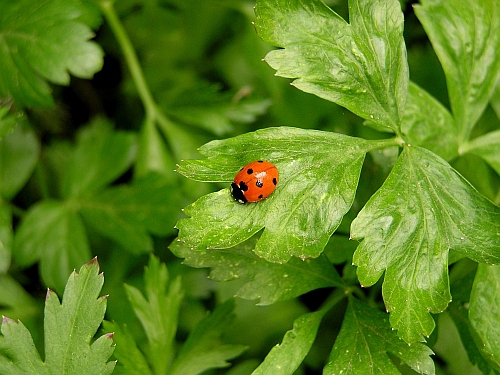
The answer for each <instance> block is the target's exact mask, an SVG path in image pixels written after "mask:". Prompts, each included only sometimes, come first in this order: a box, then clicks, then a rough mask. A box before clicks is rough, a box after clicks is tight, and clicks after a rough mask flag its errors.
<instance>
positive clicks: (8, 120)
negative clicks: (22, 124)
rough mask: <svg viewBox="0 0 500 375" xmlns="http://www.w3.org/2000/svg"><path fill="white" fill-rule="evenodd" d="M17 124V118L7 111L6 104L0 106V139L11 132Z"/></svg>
mask: <svg viewBox="0 0 500 375" xmlns="http://www.w3.org/2000/svg"><path fill="white" fill-rule="evenodd" d="M16 125H17V119H16V118H15V117H14V116H13V115H12V114H10V113H9V108H8V107H7V106H0V139H2V138H3V137H5V136H6V135H7V134H9V133H10V132H12V131H13V130H14V128H15V127H16Z"/></svg>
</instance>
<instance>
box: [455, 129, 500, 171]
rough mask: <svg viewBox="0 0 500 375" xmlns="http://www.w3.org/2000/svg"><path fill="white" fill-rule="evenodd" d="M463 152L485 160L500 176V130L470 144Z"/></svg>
mask: <svg viewBox="0 0 500 375" xmlns="http://www.w3.org/2000/svg"><path fill="white" fill-rule="evenodd" d="M463 152H467V153H469V154H474V155H477V156H479V157H481V158H483V159H484V160H485V161H486V162H487V163H488V164H489V165H490V166H491V167H492V168H493V169H494V170H495V172H497V173H498V174H500V130H496V131H493V132H490V133H486V134H484V135H482V136H480V137H477V138H475V139H474V140H472V141H470V142H468V143H467V144H465V145H464V147H463Z"/></svg>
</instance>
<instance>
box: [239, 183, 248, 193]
mask: <svg viewBox="0 0 500 375" xmlns="http://www.w3.org/2000/svg"><path fill="white" fill-rule="evenodd" d="M240 189H241V191H247V190H248V185H247V184H245V182H244V181H241V182H240Z"/></svg>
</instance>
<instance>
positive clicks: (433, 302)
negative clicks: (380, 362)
mask: <svg viewBox="0 0 500 375" xmlns="http://www.w3.org/2000/svg"><path fill="white" fill-rule="evenodd" d="M351 236H352V237H353V238H355V239H358V240H362V242H361V243H360V245H359V246H358V248H357V250H356V252H355V253H354V258H353V262H354V264H356V265H357V266H358V277H359V280H360V282H361V284H362V285H365V286H370V285H373V284H374V283H375V282H376V281H377V280H378V279H379V278H380V277H381V276H382V273H383V272H384V271H385V277H384V284H383V296H384V301H385V304H386V307H387V310H388V311H389V312H391V324H392V326H393V327H394V328H397V329H398V330H399V332H398V333H399V335H400V337H402V338H403V339H404V340H405V341H407V342H409V343H410V342H414V341H420V340H421V339H422V336H428V335H430V333H431V332H432V330H433V329H434V320H433V319H432V317H431V316H430V314H429V312H433V313H438V312H441V311H443V310H444V309H445V308H446V306H447V305H448V303H449V302H450V300H451V296H450V292H449V283H448V251H449V250H450V249H453V250H455V251H458V252H460V253H462V254H464V255H466V256H468V257H469V258H471V259H473V260H475V261H477V262H485V263H498V262H499V261H500V208H498V207H497V206H495V205H493V204H492V203H491V202H490V201H488V200H487V199H486V198H484V197H483V196H482V195H480V194H479V193H478V192H477V191H476V190H475V189H474V188H473V187H472V186H471V185H470V184H469V183H468V182H467V181H466V180H465V179H464V178H463V177H462V176H460V175H459V174H458V173H457V172H456V171H455V170H454V169H452V168H451V167H450V166H449V165H448V164H447V163H446V162H445V161H444V160H442V159H441V158H439V157H438V156H436V155H435V154H433V153H432V152H430V151H427V150H425V149H423V148H419V147H406V148H405V149H404V151H403V153H402V154H401V155H400V157H399V159H398V162H397V163H396V165H395V166H394V168H393V170H392V171H391V174H390V175H389V177H388V178H387V180H386V181H385V183H384V184H383V186H382V187H381V188H380V190H379V191H378V192H377V193H376V194H375V195H374V196H373V197H372V198H371V199H370V200H369V201H368V203H367V204H366V205H365V207H364V208H363V209H362V210H361V212H360V213H359V215H358V217H357V218H356V219H355V220H354V221H353V223H352V226H351Z"/></svg>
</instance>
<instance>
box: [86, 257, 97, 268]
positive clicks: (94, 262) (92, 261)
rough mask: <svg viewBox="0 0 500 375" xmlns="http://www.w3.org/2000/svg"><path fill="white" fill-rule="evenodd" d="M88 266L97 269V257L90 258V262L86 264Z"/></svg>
mask: <svg viewBox="0 0 500 375" xmlns="http://www.w3.org/2000/svg"><path fill="white" fill-rule="evenodd" d="M87 264H88V265H89V266H97V267H99V262H98V261H97V255H96V256H95V257H94V258H92V260H91V261H90V262H88V263H87Z"/></svg>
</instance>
